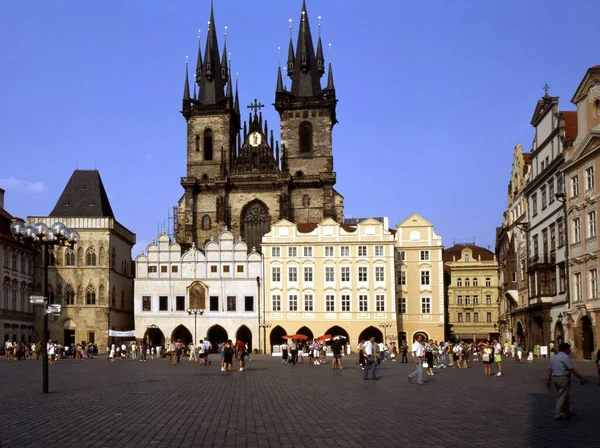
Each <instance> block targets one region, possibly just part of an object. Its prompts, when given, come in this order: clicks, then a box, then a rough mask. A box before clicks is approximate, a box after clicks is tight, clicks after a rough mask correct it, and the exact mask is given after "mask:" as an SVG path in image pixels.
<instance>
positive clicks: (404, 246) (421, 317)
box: [394, 213, 446, 344]
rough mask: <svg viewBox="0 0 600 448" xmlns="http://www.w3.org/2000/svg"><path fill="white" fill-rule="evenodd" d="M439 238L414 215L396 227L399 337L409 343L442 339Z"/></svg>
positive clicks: (443, 313)
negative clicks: (422, 339)
mask: <svg viewBox="0 0 600 448" xmlns="http://www.w3.org/2000/svg"><path fill="white" fill-rule="evenodd" d="M442 249H443V246H442V237H441V236H439V235H437V234H436V233H435V231H434V230H433V224H432V223H430V222H429V221H427V220H426V219H425V218H423V217H422V216H420V215H418V214H416V213H414V214H412V215H411V216H409V217H408V218H406V219H405V220H404V221H402V222H401V223H400V224H398V225H397V226H396V235H395V252H396V257H395V262H394V264H395V272H396V310H397V313H398V320H397V322H398V335H399V336H398V338H399V339H402V340H406V341H407V342H408V343H409V344H410V343H412V342H413V341H414V340H415V339H416V337H417V335H418V334H422V335H423V336H424V337H425V340H429V339H433V340H435V341H438V342H439V341H443V340H444V331H445V322H446V319H445V307H444V262H443V260H442Z"/></svg>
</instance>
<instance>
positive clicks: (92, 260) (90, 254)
mask: <svg viewBox="0 0 600 448" xmlns="http://www.w3.org/2000/svg"><path fill="white" fill-rule="evenodd" d="M85 265H86V266H96V251H95V250H94V248H93V247H90V248H89V249H88V250H87V252H86V253H85Z"/></svg>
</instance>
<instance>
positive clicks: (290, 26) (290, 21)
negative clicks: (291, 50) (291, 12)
mask: <svg viewBox="0 0 600 448" xmlns="http://www.w3.org/2000/svg"><path fill="white" fill-rule="evenodd" d="M288 22H289V23H290V24H289V26H288V28H289V29H290V39H291V38H292V19H290V20H288Z"/></svg>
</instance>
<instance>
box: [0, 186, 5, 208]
mask: <svg viewBox="0 0 600 448" xmlns="http://www.w3.org/2000/svg"><path fill="white" fill-rule="evenodd" d="M0 208H4V190H3V189H2V188H0Z"/></svg>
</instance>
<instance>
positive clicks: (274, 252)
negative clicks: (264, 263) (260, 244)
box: [271, 246, 281, 258]
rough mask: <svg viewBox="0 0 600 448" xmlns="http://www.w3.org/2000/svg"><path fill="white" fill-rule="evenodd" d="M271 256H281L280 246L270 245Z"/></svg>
mask: <svg viewBox="0 0 600 448" xmlns="http://www.w3.org/2000/svg"><path fill="white" fill-rule="evenodd" d="M271 257H273V258H279V257H281V247H279V246H277V247H272V248H271Z"/></svg>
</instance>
